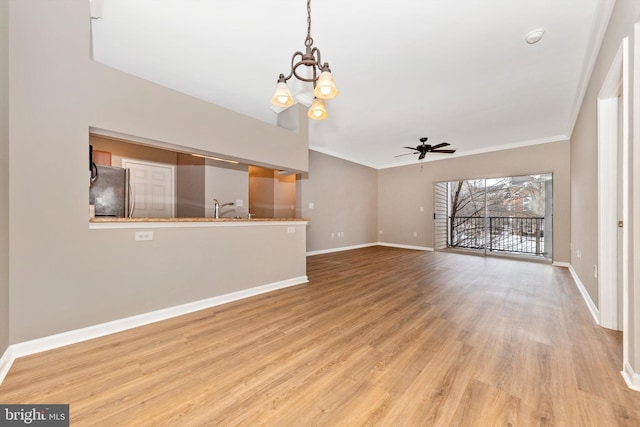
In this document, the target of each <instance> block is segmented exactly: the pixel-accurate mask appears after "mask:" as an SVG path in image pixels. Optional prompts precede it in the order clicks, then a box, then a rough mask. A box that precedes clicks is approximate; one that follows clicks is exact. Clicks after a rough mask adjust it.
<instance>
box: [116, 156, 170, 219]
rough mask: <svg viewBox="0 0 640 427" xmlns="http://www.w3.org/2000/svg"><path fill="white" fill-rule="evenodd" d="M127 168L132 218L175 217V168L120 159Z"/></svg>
mask: <svg viewBox="0 0 640 427" xmlns="http://www.w3.org/2000/svg"><path fill="white" fill-rule="evenodd" d="M122 167H123V168H129V171H130V172H129V176H130V184H131V190H132V193H133V214H132V215H131V216H132V217H134V218H173V217H175V185H174V182H175V178H174V176H175V167H174V166H172V165H165V164H162V163H150V162H143V161H140V160H128V159H122Z"/></svg>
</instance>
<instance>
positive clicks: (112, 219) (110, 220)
mask: <svg viewBox="0 0 640 427" xmlns="http://www.w3.org/2000/svg"><path fill="white" fill-rule="evenodd" d="M273 221H283V222H284V221H288V222H291V221H301V222H302V221H309V220H308V219H306V218H251V219H248V218H115V217H96V218H90V219H89V222H92V223H118V222H273Z"/></svg>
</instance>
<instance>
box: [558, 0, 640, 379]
mask: <svg viewBox="0 0 640 427" xmlns="http://www.w3.org/2000/svg"><path fill="white" fill-rule="evenodd" d="M639 20H640V2H639V1H637V0H618V1H616V4H615V7H614V10H613V13H612V15H611V19H610V21H609V26H608V27H607V32H606V34H605V38H604V40H603V42H602V46H601V48H600V52H599V55H598V59H597V61H596V64H595V66H594V69H593V73H592V75H591V80H590V82H589V86H588V88H587V91H586V94H585V97H584V100H583V103H582V107H581V109H580V114H579V116H578V119H577V121H576V124H575V127H574V129H573V133H572V135H571V211H572V215H571V236H572V242H573V249H574V250H573V251H572V252H571V265H572V266H573V268H574V270H575V272H576V274H577V275H578V277H579V278H580V281H581V282H582V283H583V284H584V286H585V288H586V289H587V291H588V292H589V295H590V296H591V299H592V300H593V301H594V302H595V303H596V304H598V283H597V279H595V278H594V277H593V266H594V265H596V264H597V263H598V212H597V207H598V191H597V186H598V175H597V170H598V161H597V110H596V101H597V96H598V92H599V91H600V88H601V87H602V83H603V82H604V79H605V77H606V75H607V73H608V71H609V67H610V66H611V63H612V61H613V58H614V57H615V55H616V53H617V51H618V49H619V47H620V44H621V43H622V39H623V38H624V37H626V36H629V42H630V51H631V55H630V56H631V58H630V63H631V70H632V72H631V76H630V77H632V81H631V87H633V74H634V73H636V74H638V73H640V69H639V67H640V66H639V65H637V64H634V60H633V56H634V54H633V52H634V49H639V48H640V47H638V46H634V40H633V39H634V33H633V25H634V23H635V22H638V21H639ZM636 55H637V54H636ZM637 78H638V77H637V76H636V79H637ZM635 90H636V94H635V96H636V99H640V93H638V90H639V89H637V88H636V89H635ZM632 104H633V101H632ZM635 115H637V114H634V113H633V105H631V117H634V116H635ZM634 120H635V125H636V126H638V125H639V124H638V118H637V117H636V118H635V119H634ZM633 124H634V123H632V129H631V132H630V137H631V138H633V139H632V141H633V145H635V147H638V146H640V145H639V144H640V139H639V136H638V135H636V133H635V132H634V131H633V130H634V127H635V126H633ZM631 154H632V156H633V158H632V162H633V164H632V169H631V171H632V174H634V175H633V176H632V177H631V187H632V188H631V189H630V193H631V198H630V201H631V205H632V206H631V207H632V212H630V215H629V219H630V223H629V224H627V226H628V227H629V228H630V230H631V233H632V239H631V244H630V257H631V259H632V260H633V262H632V264H633V265H632V266H631V270H630V272H629V292H630V304H631V305H630V307H629V316H630V317H629V323H630V326H631V330H630V331H625V332H626V333H627V334H628V337H629V339H630V341H629V343H630V350H631V353H632V354H631V358H630V359H631V360H630V362H631V363H632V366H633V367H634V368H635V372H640V328H638V327H637V325H640V276H638V274H637V273H635V272H638V271H640V251H638V250H637V249H634V246H636V245H634V243H640V230H638V229H639V228H640V227H639V226H637V225H636V224H635V222H634V217H637V215H638V212H640V185H638V178H637V176H635V174H637V173H638V171H640V152H639V150H636V149H632V153H631ZM578 250H580V251H581V252H582V256H581V258H578V257H577V254H576V252H577V251H578Z"/></svg>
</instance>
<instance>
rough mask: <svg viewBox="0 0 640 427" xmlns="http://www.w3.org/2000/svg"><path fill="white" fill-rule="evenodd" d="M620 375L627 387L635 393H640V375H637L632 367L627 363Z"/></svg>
mask: <svg viewBox="0 0 640 427" xmlns="http://www.w3.org/2000/svg"><path fill="white" fill-rule="evenodd" d="M620 373H621V374H622V378H624V382H626V383H627V387H629V388H630V389H632V390H635V391H640V374H638V373H636V372H635V371H634V370H633V368H632V367H631V365H629V364H628V363H625V364H624V369H623V370H622V372H620Z"/></svg>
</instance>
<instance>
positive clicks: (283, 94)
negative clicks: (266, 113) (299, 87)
mask: <svg viewBox="0 0 640 427" xmlns="http://www.w3.org/2000/svg"><path fill="white" fill-rule="evenodd" d="M295 102H296V101H295V100H294V99H293V96H291V92H289V88H288V87H287V84H286V83H285V82H284V81H278V84H277V85H276V91H275V92H274V94H273V98H271V103H272V104H273V105H275V106H276V107H281V108H287V107H291V106H292V105H293V104H295Z"/></svg>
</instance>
